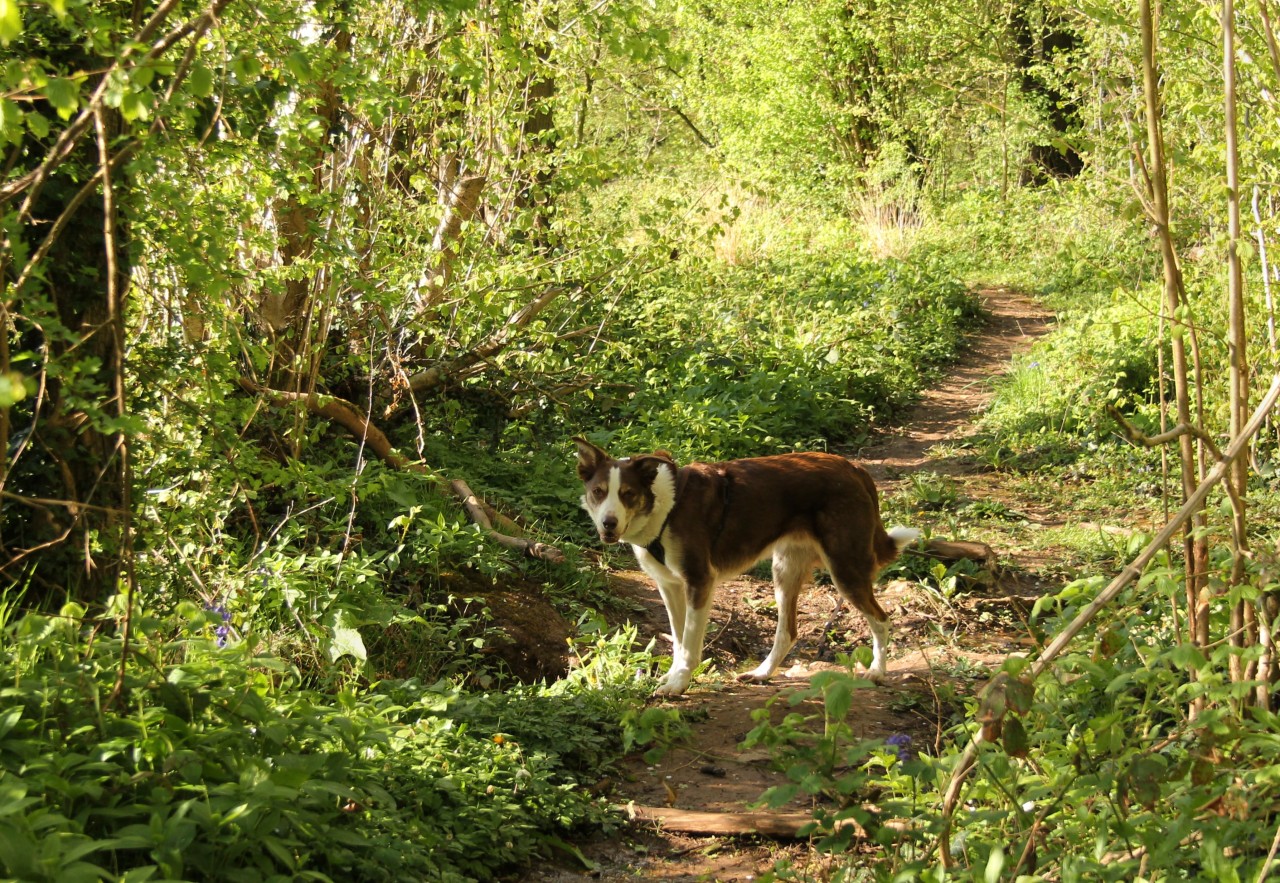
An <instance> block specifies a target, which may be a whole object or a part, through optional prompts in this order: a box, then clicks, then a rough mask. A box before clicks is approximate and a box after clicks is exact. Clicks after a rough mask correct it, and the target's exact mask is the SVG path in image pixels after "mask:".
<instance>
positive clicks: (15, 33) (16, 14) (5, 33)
mask: <svg viewBox="0 0 1280 883" xmlns="http://www.w3.org/2000/svg"><path fill="white" fill-rule="evenodd" d="M21 36H22V4H21V2H20V0H0V43H3V44H4V45H6V46H8V45H9V43H10V42H12V41H14V40H16V39H18V38H19V37H21Z"/></svg>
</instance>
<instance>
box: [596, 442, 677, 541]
mask: <svg viewBox="0 0 1280 883" xmlns="http://www.w3.org/2000/svg"><path fill="white" fill-rule="evenodd" d="M573 443H574V444H575V445H577V446H578V477H579V478H581V479H582V486H583V491H584V493H583V495H582V508H584V509H586V510H587V513H588V514H589V515H590V516H591V520H592V521H593V522H595V525H596V531H597V532H598V533H599V534H600V539H601V540H603V541H604V542H606V543H617V542H620V541H626V542H629V543H635V544H637V545H647V544H648V543H650V542H652V541H653V540H654V539H656V538H657V536H658V533H659V531H661V530H662V524H663V522H664V521H665V520H666V517H667V514H668V513H669V512H670V511H671V507H672V506H674V505H675V495H676V464H675V463H674V462H673V461H672V459H671V455H670V454H668V453H667V452H666V451H655V452H653V453H652V454H645V455H643V456H640V457H624V458H622V459H621V460H615V459H614V458H613V457H610V456H609V455H608V454H607V453H605V451H603V450H602V449H600V448H598V447H596V446H595V445H593V444H592V443H591V442H589V441H587V440H586V439H583V438H575V439H574V440H573Z"/></svg>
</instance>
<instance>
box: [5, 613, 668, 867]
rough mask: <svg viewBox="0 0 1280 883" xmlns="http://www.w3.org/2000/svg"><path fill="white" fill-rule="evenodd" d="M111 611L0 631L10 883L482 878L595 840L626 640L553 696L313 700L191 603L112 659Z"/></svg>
mask: <svg viewBox="0 0 1280 883" xmlns="http://www.w3.org/2000/svg"><path fill="white" fill-rule="evenodd" d="M123 603H124V602H123V601H122V600H121V599H116V601H115V603H114V604H113V605H112V608H111V610H110V611H109V613H108V615H107V617H105V618H102V619H94V618H88V617H86V616H85V615H84V611H83V610H82V609H80V608H78V607H77V606H76V605H67V606H66V607H64V608H63V610H62V611H61V612H59V613H58V614H56V615H45V614H29V615H27V616H25V617H23V618H20V619H16V620H15V621H13V622H10V623H8V624H7V625H6V626H5V628H4V631H5V635H4V638H5V640H4V642H3V649H2V650H0V678H2V679H3V682H4V684H5V687H4V689H3V693H4V703H3V711H2V712H0V871H2V872H3V875H4V876H5V877H8V878H12V879H21V880H48V881H58V883H68V881H81V880H83V881H92V880H128V881H141V880H227V881H257V880H261V881H268V880H272V881H276V880H335V881H336V880H368V881H374V880H407V879H423V880H425V879H430V880H446V881H467V880H489V879H493V877H494V876H495V874H497V873H498V872H500V871H501V870H503V869H506V868H511V867H515V866H519V865H521V864H525V863H527V862H528V861H529V860H530V859H531V857H533V856H536V855H547V854H549V853H552V852H557V851H559V850H561V849H569V850H570V853H571V854H572V849H571V848H570V847H567V846H565V844H564V841H563V840H562V839H561V838H562V837H564V836H568V835H569V834H571V833H573V832H574V831H576V830H580V829H581V828H582V827H583V826H591V827H599V826H600V825H601V824H604V823H605V821H606V813H605V807H604V806H603V804H602V803H601V802H600V801H599V799H598V798H596V797H594V796H593V795H592V793H591V791H590V790H589V789H588V787H587V786H588V785H589V784H591V783H592V782H594V781H595V777H596V775H597V774H598V771H599V770H600V769H601V768H603V767H605V766H607V764H608V763H609V762H610V760H612V759H613V758H614V757H616V756H617V755H618V754H619V753H620V752H621V750H622V748H623V744H624V743H623V737H624V732H631V733H632V735H633V736H634V731H633V730H628V729H627V728H626V727H624V726H623V725H622V722H623V721H624V719H626V718H627V717H628V715H631V716H633V717H634V709H635V708H637V707H638V705H639V704H640V702H641V701H642V693H643V684H641V683H639V682H637V681H636V679H635V664H634V663H635V660H634V659H633V657H632V655H631V654H632V653H633V651H632V650H631V649H630V647H631V645H632V639H633V638H634V633H631V634H623V635H620V636H619V637H618V638H614V639H604V638H601V639H599V640H598V641H596V642H594V643H590V642H589V643H587V644H585V645H583V646H580V647H578V648H577V649H578V653H579V656H580V659H581V665H580V666H579V667H578V668H577V669H576V670H575V671H574V673H573V674H572V675H570V676H569V677H568V678H565V679H563V680H561V681H559V682H557V683H555V684H554V685H550V686H534V687H518V688H513V689H510V690H508V691H506V692H503V693H479V692H470V693H468V692H464V691H461V690H459V689H457V688H456V687H455V686H452V685H450V684H449V683H448V682H445V681H441V682H436V683H433V684H428V683H424V682H420V681H417V680H413V679H408V680H402V681H396V682H387V683H372V684H369V683H362V682H360V681H359V680H357V679H350V680H349V681H348V682H347V683H344V684H342V685H337V686H334V687H333V688H331V689H327V690H322V691H321V690H316V689H313V688H311V687H309V686H308V685H307V680H308V679H307V678H305V677H303V676H301V674H300V672H299V670H298V669H297V667H296V666H293V665H291V664H289V663H288V662H286V661H284V660H282V659H281V658H280V657H279V656H276V655H273V654H270V653H264V652H262V651H261V649H260V647H259V645H258V643H257V642H256V641H255V640H253V638H252V636H246V637H244V638H243V639H237V640H232V641H229V642H224V641H223V639H222V637H221V636H220V633H219V630H220V629H221V628H222V626H223V623H224V620H223V618H222V617H221V615H220V614H219V613H218V612H217V611H206V610H203V609H201V608H199V607H197V606H196V605H194V604H189V603H188V604H181V605H179V606H178V609H177V610H176V612H175V614H174V615H173V616H167V617H162V616H153V615H152V614H150V613H148V612H147V611H145V610H143V609H139V608H135V610H134V611H133V614H132V617H133V622H132V635H131V641H130V644H129V646H128V648H127V650H126V648H125V647H124V646H123V644H122V639H121V637H120V635H121V634H122V631H123V630H122V629H120V628H118V626H119V624H120V623H119V622H118V618H119V617H122V616H123V615H124V611H123V610H122V609H121V605H122V604H123ZM104 627H105V629H104ZM222 643H225V644H226V646H219V645H220V644H222ZM646 658H647V657H646ZM122 660H123V661H122ZM641 662H643V660H641ZM647 738H651V736H650V737H642V738H641V739H640V744H643V743H644V741H646V739H647ZM633 741H634V740H633Z"/></svg>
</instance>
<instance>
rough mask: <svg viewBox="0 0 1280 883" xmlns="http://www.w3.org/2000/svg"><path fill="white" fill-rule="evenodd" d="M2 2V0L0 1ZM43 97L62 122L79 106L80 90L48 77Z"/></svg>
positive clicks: (61, 80)
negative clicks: (47, 100)
mask: <svg viewBox="0 0 1280 883" xmlns="http://www.w3.org/2000/svg"><path fill="white" fill-rule="evenodd" d="M2 2H4V0H0V3H2ZM44 96H45V98H47V99H49V104H50V105H52V107H53V109H54V110H56V111H57V112H58V116H60V117H61V118H62V119H64V120H66V119H70V118H71V114H73V113H75V111H76V108H77V107H79V106H80V90H79V89H78V88H76V84H75V81H73V80H68V79H66V78H65V77H50V78H49V82H48V83H46V84H45V87H44Z"/></svg>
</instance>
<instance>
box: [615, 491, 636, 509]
mask: <svg viewBox="0 0 1280 883" xmlns="http://www.w3.org/2000/svg"><path fill="white" fill-rule="evenodd" d="M618 496H619V497H621V498H622V502H624V503H626V504H627V505H628V506H630V505H631V503H632V502H633V501H634V500H635V498H636V494H635V491H623V492H622V493H620V494H618Z"/></svg>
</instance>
